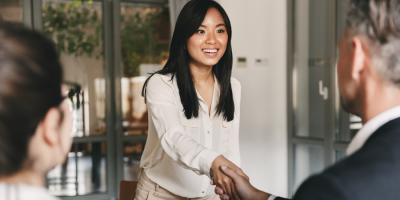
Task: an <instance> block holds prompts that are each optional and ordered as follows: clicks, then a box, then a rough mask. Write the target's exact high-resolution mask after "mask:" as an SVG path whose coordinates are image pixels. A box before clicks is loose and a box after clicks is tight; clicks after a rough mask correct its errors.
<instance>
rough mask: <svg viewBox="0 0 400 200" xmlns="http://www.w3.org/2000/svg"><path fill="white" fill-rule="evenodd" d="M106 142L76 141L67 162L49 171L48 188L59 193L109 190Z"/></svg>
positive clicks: (87, 192) (71, 193) (75, 194)
mask: <svg viewBox="0 0 400 200" xmlns="http://www.w3.org/2000/svg"><path fill="white" fill-rule="evenodd" d="M105 154H106V143H105V142H91V143H79V144H73V145H72V148H71V151H70V152H69V153H68V156H67V157H66V158H65V162H64V163H63V164H62V165H59V166H57V167H55V168H54V169H52V170H51V171H49V172H48V173H47V182H46V184H47V188H48V191H49V193H50V194H52V195H56V196H77V195H86V194H91V193H99V192H106V191H107V185H106V156H105Z"/></svg>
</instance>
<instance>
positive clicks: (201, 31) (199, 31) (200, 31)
mask: <svg viewBox="0 0 400 200" xmlns="http://www.w3.org/2000/svg"><path fill="white" fill-rule="evenodd" d="M196 33H205V31H203V30H198V31H196Z"/></svg>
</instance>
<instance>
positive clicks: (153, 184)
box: [135, 0, 246, 200]
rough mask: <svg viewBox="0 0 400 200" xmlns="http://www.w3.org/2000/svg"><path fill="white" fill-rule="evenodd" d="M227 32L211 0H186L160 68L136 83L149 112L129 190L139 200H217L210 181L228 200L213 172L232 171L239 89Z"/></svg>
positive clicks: (226, 186) (229, 186)
mask: <svg viewBox="0 0 400 200" xmlns="http://www.w3.org/2000/svg"><path fill="white" fill-rule="evenodd" d="M231 39H232V28H231V24H230V21H229V18H228V16H227V14H226V12H225V11H224V9H223V8H222V7H221V6H220V5H219V4H218V3H216V2H215V1H212V0H192V1H189V2H188V3H187V4H186V5H185V6H184V7H183V9H182V11H181V12H180V14H179V16H178V20H177V23H176V26H175V30H174V34H173V37H172V42H171V47H170V57H169V59H168V61H167V63H166V65H165V67H164V68H163V69H162V70H160V71H157V72H155V73H154V74H152V75H151V76H150V77H149V78H148V79H147V81H146V82H145V84H144V87H143V91H142V95H143V96H144V97H145V99H146V102H147V107H148V113H149V130H148V133H149V134H148V139H147V143H146V147H145V149H144V152H143V156H142V158H141V164H140V167H141V168H142V172H141V175H140V177H139V183H138V187H137V190H136V197H135V199H136V200H141V199H148V198H149V199H150V198H151V199H202V200H203V199H204V200H208V199H218V198H219V197H218V195H215V194H214V192H213V191H214V187H213V186H211V185H210V184H209V183H210V180H211V178H212V179H213V180H214V181H215V182H216V183H217V184H218V186H220V187H221V188H223V190H224V191H225V192H227V194H229V195H231V196H232V198H233V199H239V197H238V195H237V194H236V191H235V188H234V187H233V182H232V180H231V179H230V178H229V177H227V176H226V175H224V174H223V173H222V171H221V170H220V169H219V167H220V166H222V165H227V166H229V167H231V168H232V169H234V170H235V171H237V172H238V173H240V174H242V175H243V176H246V175H245V174H244V173H243V172H242V170H241V169H240V168H239V166H240V153H239V119H240V96H241V85H240V83H239V81H237V80H236V79H235V78H232V77H231V73H232V62H233V59H232V46H231Z"/></svg>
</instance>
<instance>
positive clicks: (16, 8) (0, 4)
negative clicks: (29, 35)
mask: <svg viewBox="0 0 400 200" xmlns="http://www.w3.org/2000/svg"><path fill="white" fill-rule="evenodd" d="M22 13H23V12H22V0H1V1H0V21H12V22H22Z"/></svg>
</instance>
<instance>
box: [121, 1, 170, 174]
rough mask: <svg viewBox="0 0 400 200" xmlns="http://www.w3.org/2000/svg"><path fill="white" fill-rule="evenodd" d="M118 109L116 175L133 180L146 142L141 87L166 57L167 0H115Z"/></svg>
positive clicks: (167, 47) (146, 125)
mask: <svg viewBox="0 0 400 200" xmlns="http://www.w3.org/2000/svg"><path fill="white" fill-rule="evenodd" d="M118 8H119V10H118V11H119V16H120V17H119V20H120V21H119V27H118V28H119V35H120V37H119V38H120V41H119V44H120V46H119V51H120V54H119V58H120V59H119V60H120V66H121V68H120V69H119V71H118V72H117V73H118V74H119V75H120V77H118V78H119V80H120V82H119V83H120V87H119V88H118V89H119V90H120V96H119V97H120V98H119V99H118V101H120V102H121V104H120V108H118V110H119V111H120V113H118V117H119V119H120V122H121V124H120V130H119V131H118V141H117V146H118V149H117V151H118V152H120V153H119V157H118V161H117V163H118V176H119V179H121V180H128V181H137V180H138V175H139V173H140V167H139V165H140V158H141V155H142V153H143V150H144V147H145V145H146V139H147V128H148V114H147V106H146V104H145V101H144V97H142V95H141V92H142V87H143V84H144V82H145V81H146V79H147V78H148V77H149V75H150V73H153V72H155V71H158V70H161V69H162V68H163V67H164V65H165V63H166V62H167V60H168V57H169V46H170V42H171V24H170V13H169V5H168V1H167V0H158V1H127V0H121V1H119V5H118Z"/></svg>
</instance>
